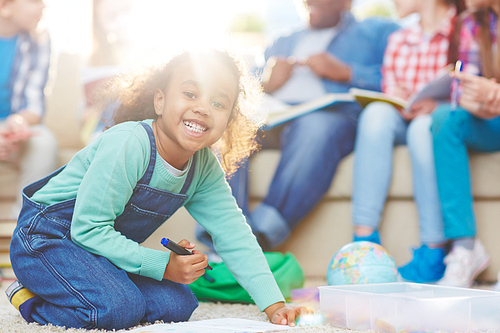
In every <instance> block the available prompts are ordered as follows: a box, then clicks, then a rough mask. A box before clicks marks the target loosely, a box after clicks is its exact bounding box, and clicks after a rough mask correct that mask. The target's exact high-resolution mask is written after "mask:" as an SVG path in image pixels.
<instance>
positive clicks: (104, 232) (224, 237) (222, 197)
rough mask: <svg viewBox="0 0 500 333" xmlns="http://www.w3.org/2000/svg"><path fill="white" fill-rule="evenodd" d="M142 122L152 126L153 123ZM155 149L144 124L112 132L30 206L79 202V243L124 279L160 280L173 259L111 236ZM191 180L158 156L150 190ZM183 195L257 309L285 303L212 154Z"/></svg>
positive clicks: (74, 228)
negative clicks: (131, 276)
mask: <svg viewBox="0 0 500 333" xmlns="http://www.w3.org/2000/svg"><path fill="white" fill-rule="evenodd" d="M145 122H146V123H147V124H148V125H151V124H152V122H153V121H152V120H146V121H145ZM150 148H151V146H150V143H149V138H148V135H147V133H146V131H145V129H144V128H143V127H142V126H141V125H140V124H139V123H136V122H127V123H122V124H119V125H116V126H113V127H112V128H110V129H108V130H107V131H106V132H104V133H103V134H102V135H101V136H100V137H99V138H98V139H97V140H96V141H94V142H93V143H92V144H90V145H89V146H87V147H85V148H84V149H82V150H81V151H79V152H78V153H77V154H76V155H75V156H74V157H73V159H72V160H71V161H70V162H69V163H68V165H67V166H66V168H65V169H64V170H63V171H62V172H61V173H60V174H58V175H57V176H55V177H54V178H52V179H51V180H50V181H49V182H48V183H47V184H46V185H45V186H44V187H43V188H41V189H40V190H38V191H37V192H36V193H35V194H34V195H33V197H32V200H34V201H35V202H38V203H41V204H44V205H51V204H54V203H58V202H61V201H63V200H68V199H73V198H76V203H75V211H74V214H73V220H72V222H71V237H72V240H73V242H74V243H76V244H78V245H79V246H81V247H82V248H84V249H86V250H88V251H89V252H92V253H94V254H97V255H100V256H103V257H106V258H108V259H109V260H110V261H111V262H112V263H113V264H115V265H116V266H118V267H120V268H122V269H124V270H125V271H127V272H130V273H134V274H139V275H143V276H148V277H151V278H153V279H156V280H161V279H162V278H163V274H164V272H165V268H166V266H167V263H168V261H169V258H170V252H169V251H165V252H164V251H159V250H154V249H150V248H146V247H143V246H141V245H140V244H138V243H136V242H134V241H132V240H130V239H128V238H126V237H125V236H123V235H122V234H121V233H119V232H118V231H116V230H115V229H114V221H115V218H116V217H117V216H118V215H120V214H121V213H122V212H123V210H124V208H125V205H126V203H127V202H128V200H129V198H130V197H131V195H132V191H133V189H134V187H135V185H136V183H137V182H138V181H139V179H141V177H142V176H143V175H144V173H145V171H146V168H147V166H148V163H149V158H150ZM191 161H192V159H191ZM191 161H190V162H189V167H191ZM186 176H187V172H185V173H184V175H182V176H181V177H175V176H173V175H171V174H170V173H169V172H168V171H167V170H166V169H165V167H164V166H163V163H162V160H161V158H160V156H159V155H158V153H157V157H156V164H155V169H154V173H153V176H152V178H151V182H150V184H149V185H150V186H152V187H155V188H158V189H162V190H167V191H171V192H174V193H179V192H180V190H181V188H182V185H183V184H184V181H185V179H186ZM186 194H187V196H188V198H187V200H186V203H185V207H186V209H187V211H188V212H189V213H190V214H191V216H193V218H194V219H195V220H196V221H197V222H199V223H200V224H201V225H202V226H203V227H205V229H206V230H207V231H208V232H209V233H210V235H211V236H212V238H213V241H214V246H215V249H216V250H217V252H218V253H219V255H220V256H221V257H222V259H223V260H224V262H225V263H226V265H227V267H228V268H229V269H230V270H231V272H232V273H233V274H234V276H235V278H236V279H237V280H238V282H239V283H240V284H241V285H242V286H243V288H245V289H246V290H247V291H248V293H249V294H250V295H251V296H252V298H253V299H254V301H255V303H256V304H257V306H258V307H259V309H260V310H261V311H262V310H264V309H265V308H266V307H268V306H269V305H271V304H274V303H276V302H279V301H283V300H284V299H283V296H282V294H281V292H280V290H279V288H278V286H277V284H276V281H275V280H274V277H273V275H272V273H271V271H270V269H269V266H268V264H267V261H266V259H265V257H264V254H263V253H262V250H261V249H260V247H259V245H258V243H257V241H256V239H255V237H254V235H253V234H252V232H251V229H250V227H249V226H248V224H247V223H246V221H245V218H244V216H243V215H242V213H241V210H240V209H239V208H238V206H237V204H236V201H235V199H234V197H233V196H232V195H231V190H230V188H229V186H228V184H227V182H226V180H225V177H224V171H223V170H222V168H221V166H220V164H219V162H218V160H217V158H216V157H215V155H214V154H213V153H212V151H211V150H210V149H209V148H204V149H202V150H201V151H199V153H198V159H197V162H196V168H195V172H194V175H193V180H192V182H191V186H190V187H189V189H188V191H187V193H186ZM166 223H169V221H168V220H167V222H166Z"/></svg>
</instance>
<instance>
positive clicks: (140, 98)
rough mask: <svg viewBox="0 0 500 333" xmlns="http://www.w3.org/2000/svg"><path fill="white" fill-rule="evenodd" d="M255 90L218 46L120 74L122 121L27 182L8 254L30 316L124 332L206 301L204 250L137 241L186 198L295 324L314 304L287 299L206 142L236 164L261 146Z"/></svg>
mask: <svg viewBox="0 0 500 333" xmlns="http://www.w3.org/2000/svg"><path fill="white" fill-rule="evenodd" d="M248 88H249V85H248V83H247V81H245V78H244V77H243V76H242V74H241V71H240V67H239V65H238V63H237V62H236V61H235V60H234V59H233V57H231V56H230V55H229V54H228V53H226V52H222V51H211V52H204V53H200V54H194V53H187V52H186V53H182V54H180V55H178V56H176V57H175V58H173V59H172V60H171V61H170V62H169V63H167V64H166V65H165V66H164V67H163V68H160V69H159V70H157V71H152V72H151V73H149V74H146V75H142V76H139V77H132V78H130V80H128V81H127V80H125V81H122V84H121V85H120V86H119V87H118V88H117V89H115V90H114V92H113V95H112V97H113V98H112V100H118V101H120V106H119V108H118V109H117V110H116V111H115V114H114V123H115V124H116V125H115V126H113V127H111V128H110V129H108V130H107V131H106V132H104V134H102V135H101V136H100V137H99V138H98V139H96V141H94V142H93V143H92V144H90V145H89V146H87V147H85V148H84V149H82V150H81V151H80V152H78V153H77V154H76V155H75V157H74V158H73V159H72V160H71V161H70V162H69V163H68V165H66V166H65V167H63V168H61V169H59V170H57V171H56V172H54V173H53V174H51V175H49V176H47V177H46V178H44V179H42V180H40V181H38V182H36V183H33V184H31V185H29V186H28V187H26V188H25V189H24V191H23V195H24V206H23V209H22V212H21V214H20V216H19V220H18V225H17V228H16V230H15V232H14V235H13V238H12V243H11V251H10V253H11V260H12V266H13V268H14V272H15V273H16V276H17V278H18V279H19V282H20V283H17V284H14V285H13V286H12V287H11V288H9V289H8V294H9V297H10V300H11V302H12V303H13V304H14V305H15V306H17V307H19V310H20V312H21V314H22V316H23V317H24V318H25V319H26V320H27V321H28V322H32V321H35V322H38V323H40V324H49V323H50V324H54V325H60V326H66V327H75V328H102V329H120V328H127V327H131V326H134V325H137V324H138V323H141V322H155V321H157V320H163V321H165V322H171V321H185V320H188V319H189V317H190V315H191V313H192V312H193V311H194V309H195V308H196V307H197V305H198V302H197V300H196V298H195V296H194V295H193V293H192V292H191V290H190V289H189V287H188V286H187V284H189V283H191V282H193V281H195V280H196V279H197V278H199V277H200V276H201V275H202V274H203V273H204V271H205V270H204V268H205V267H207V264H208V260H207V256H206V255H205V254H203V253H201V252H200V251H196V250H195V251H193V253H194V255H192V256H179V255H176V254H173V253H172V254H171V253H170V252H169V251H158V250H153V249H149V248H145V247H142V246H141V245H139V244H140V243H141V242H143V241H144V240H145V239H146V238H147V237H148V236H149V235H151V234H152V233H153V231H154V230H155V229H156V228H158V227H159V226H160V225H161V224H162V223H163V222H164V221H165V220H166V219H168V217H169V216H171V215H172V214H173V213H174V212H175V211H176V210H177V209H178V208H179V207H181V206H185V207H186V208H187V210H188V211H189V213H190V214H191V215H192V216H193V217H194V218H195V219H196V220H197V221H198V222H199V223H200V224H201V225H203V226H204V227H205V229H206V230H207V231H208V232H209V233H210V234H211V236H212V238H213V240H214V245H215V249H216V250H217V251H218V253H219V254H220V256H221V257H222V258H223V259H224V261H225V262H226V264H227V266H228V268H229V269H230V270H231V271H232V273H233V274H234V275H235V277H236V279H237V280H238V281H239V282H240V284H241V285H242V286H243V287H244V288H245V289H246V290H247V291H248V292H249V294H250V295H251V296H252V297H253V299H254V300H255V303H256V304H257V306H258V307H259V309H261V310H263V311H265V313H266V314H267V316H268V317H269V319H270V320H271V322H273V323H277V324H289V325H291V326H293V325H294V322H295V318H296V316H297V315H299V314H300V313H301V312H305V311H306V310H305V308H303V307H289V306H285V303H284V299H283V296H282V295H281V292H280V290H279V288H278V286H277V284H276V282H275V280H274V278H273V275H272V273H271V271H270V270H269V266H268V265H267V262H266V260H265V257H264V255H263V253H262V250H261V249H260V247H259V246H258V244H257V242H256V239H255V237H254V236H253V234H252V232H251V230H250V228H249V226H248V225H247V224H246V222H245V219H244V217H243V215H242V214H241V211H240V210H239V209H238V207H237V205H236V202H235V200H234V199H233V197H232V196H231V193H230V190H229V187H228V185H227V183H226V181H225V177H224V176H225V175H224V171H223V169H222V168H221V165H220V164H219V162H218V159H217V158H216V157H215V155H214V154H213V153H212V151H211V149H210V147H211V146H212V145H214V144H216V143H217V152H218V154H220V156H221V161H222V162H221V164H222V166H223V167H224V168H225V169H226V170H228V171H231V170H233V169H234V168H235V165H236V163H237V161H238V160H239V159H240V158H241V157H242V156H244V155H245V154H248V153H249V151H250V150H251V149H253V148H254V146H253V145H254V140H253V138H254V135H255V131H256V125H255V124H253V123H252V121H251V120H249V119H250V118H249V116H248V114H247V111H248V110H247V109H246V108H245V107H246V106H245V102H248V101H247V99H248V98H249V97H251V94H250V93H251V90H248ZM140 120H142V121H140ZM219 139H220V140H219ZM179 245H181V246H183V247H185V248H188V249H193V248H194V246H195V245H194V244H192V243H190V242H189V241H187V240H182V241H181V242H180V243H179ZM16 286H17V288H16Z"/></svg>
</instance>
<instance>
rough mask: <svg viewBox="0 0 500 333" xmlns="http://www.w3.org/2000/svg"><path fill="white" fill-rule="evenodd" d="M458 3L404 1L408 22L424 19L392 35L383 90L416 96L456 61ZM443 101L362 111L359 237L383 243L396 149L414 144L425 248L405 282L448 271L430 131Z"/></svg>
mask: <svg viewBox="0 0 500 333" xmlns="http://www.w3.org/2000/svg"><path fill="white" fill-rule="evenodd" d="M462 7H463V3H462V2H461V1H458V0H425V1H418V0H412V1H409V0H397V1H396V8H397V10H398V12H399V14H400V16H401V17H405V16H407V15H409V14H412V13H419V14H420V17H421V19H420V22H418V23H417V24H415V25H413V26H409V27H407V28H403V29H401V30H398V31H396V32H394V33H392V34H391V35H390V36H389V40H388V42H387V47H386V51H385V54H384V62H383V66H382V90H383V91H384V92H385V93H387V94H391V95H394V96H398V97H401V98H404V99H409V98H410V97H411V96H412V95H413V94H414V93H415V92H418V91H419V90H420V89H421V88H422V87H423V86H424V85H425V84H427V83H428V82H429V81H431V80H433V79H434V78H435V77H436V76H437V73H438V72H439V71H440V70H441V69H443V68H444V67H445V66H446V65H447V64H449V63H450V62H454V60H455V57H456V55H455V53H454V52H453V51H456V46H455V40H452V39H451V35H452V32H453V30H454V24H455V20H456V14H457V10H458V11H460V10H461V9H462ZM437 105H438V101H436V100H432V99H427V100H423V101H421V102H417V103H415V104H414V105H413V106H412V107H411V109H409V110H401V109H397V108H396V107H394V106H392V105H391V104H389V103H384V102H374V103H371V104H369V105H368V106H367V107H366V108H365V110H364V111H363V112H362V114H361V116H360V119H359V122H358V127H357V135H356V142H355V147H354V151H355V158H354V175H353V207H352V221H353V223H354V229H355V231H354V240H355V241H356V240H368V241H372V242H375V243H380V238H379V233H378V227H379V224H380V220H381V215H382V211H383V208H384V204H385V200H386V198H387V193H388V191H389V186H390V183H391V173H392V152H393V148H394V145H401V144H407V145H408V151H409V153H410V158H411V166H412V176H413V192H414V198H415V202H416V204H417V209H418V215H419V227H420V241H421V243H422V245H421V246H420V247H419V248H418V249H416V250H415V251H414V253H413V260H412V261H411V262H410V263H408V264H407V265H405V266H403V267H401V268H400V274H401V276H402V277H403V278H404V279H405V280H409V281H414V282H431V281H437V280H439V279H440V278H441V277H442V276H443V272H444V264H443V258H444V255H445V253H444V251H443V248H442V247H443V245H444V243H445V241H446V239H445V237H444V235H443V226H442V220H441V213H440V210H439V202H438V194H437V185H436V176H435V173H434V160H433V153H432V136H431V133H430V125H431V116H430V115H429V114H430V113H431V112H432V111H433V110H434V108H435V107H436V106H437Z"/></svg>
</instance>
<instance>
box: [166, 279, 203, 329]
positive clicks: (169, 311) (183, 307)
mask: <svg viewBox="0 0 500 333" xmlns="http://www.w3.org/2000/svg"><path fill="white" fill-rule="evenodd" d="M179 287H180V288H179V289H178V290H177V291H176V295H175V297H174V295H170V297H169V298H170V299H172V297H174V298H175V300H174V302H171V303H170V304H168V305H167V306H166V308H165V312H164V313H163V314H162V317H161V318H160V320H163V321H164V322H179V321H187V320H189V318H190V317H191V315H192V314H193V312H194V310H196V308H197V307H198V299H197V298H196V296H195V295H194V294H193V292H192V291H191V289H190V288H189V287H188V286H186V285H180V286H179Z"/></svg>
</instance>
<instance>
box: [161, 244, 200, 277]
mask: <svg viewBox="0 0 500 333" xmlns="http://www.w3.org/2000/svg"><path fill="white" fill-rule="evenodd" d="M179 245H180V246H182V247H184V248H186V249H193V248H194V247H195V245H194V244H193V243H191V242H189V241H188V240H186V239H183V240H181V241H180V242H179ZM207 266H208V257H207V255H206V254H204V253H203V252H200V251H196V250H195V251H193V255H187V256H184V255H178V254H175V253H173V252H172V253H170V260H169V262H168V264H167V268H166V269H165V274H163V278H164V279H167V280H170V281H173V282H177V283H182V284H190V283H193V282H194V281H196V280H197V279H198V278H199V277H200V276H202V275H203V274H204V273H205V267H207Z"/></svg>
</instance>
